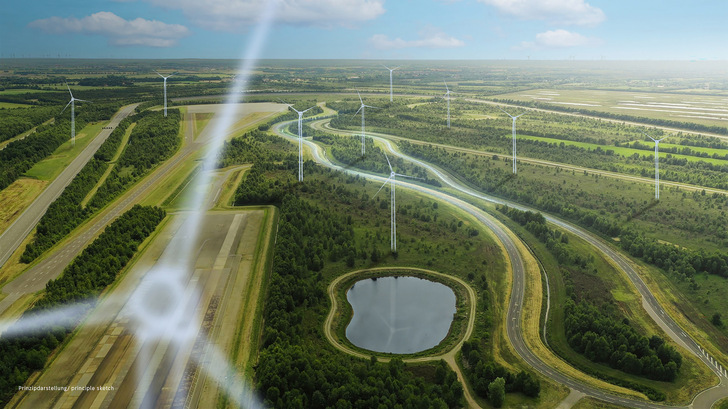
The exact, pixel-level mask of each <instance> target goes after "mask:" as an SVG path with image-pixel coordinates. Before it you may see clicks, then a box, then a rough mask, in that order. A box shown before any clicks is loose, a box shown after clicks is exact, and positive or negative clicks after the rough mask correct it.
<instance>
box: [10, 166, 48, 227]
mask: <svg viewBox="0 0 728 409" xmlns="http://www.w3.org/2000/svg"><path fill="white" fill-rule="evenodd" d="M47 184H48V182H47V181H44V180H37V179H28V178H20V179H18V180H16V181H15V182H13V183H12V184H10V186H8V187H6V188H5V189H3V190H2V191H0V233H1V232H4V231H5V229H7V228H8V226H10V224H12V223H13V221H14V220H15V219H16V218H17V217H18V216H20V214H21V213H22V212H23V211H24V210H25V209H26V208H27V207H28V206H29V205H30V204H31V203H32V202H33V200H35V198H36V197H38V195H39V194H40V192H42V191H43V189H44V188H45V187H46V185H47Z"/></svg>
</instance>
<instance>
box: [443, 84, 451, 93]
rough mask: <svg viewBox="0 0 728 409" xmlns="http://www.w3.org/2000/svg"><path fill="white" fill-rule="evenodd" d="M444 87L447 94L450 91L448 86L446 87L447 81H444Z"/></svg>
mask: <svg viewBox="0 0 728 409" xmlns="http://www.w3.org/2000/svg"><path fill="white" fill-rule="evenodd" d="M443 82H445V81H443ZM445 89H446V90H447V93H448V94H449V93H450V88H448V86H447V82H445Z"/></svg>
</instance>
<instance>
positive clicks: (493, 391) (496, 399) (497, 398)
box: [488, 377, 506, 408]
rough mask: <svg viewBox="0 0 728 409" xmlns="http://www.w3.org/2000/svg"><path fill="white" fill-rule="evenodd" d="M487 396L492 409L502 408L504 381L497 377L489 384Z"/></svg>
mask: <svg viewBox="0 0 728 409" xmlns="http://www.w3.org/2000/svg"><path fill="white" fill-rule="evenodd" d="M488 396H489V397H490V403H492V404H493V407H496V408H500V407H501V406H503V401H504V400H505V399H506V380H505V379H503V378H500V377H499V378H495V380H494V381H493V382H491V383H489V384H488Z"/></svg>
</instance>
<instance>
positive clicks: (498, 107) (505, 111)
mask: <svg viewBox="0 0 728 409" xmlns="http://www.w3.org/2000/svg"><path fill="white" fill-rule="evenodd" d="M498 109H500V110H501V111H503V109H501V107H498ZM503 113H504V114H506V115H508V116H510V117H511V118H513V115H511V114H509V113H508V112H506V111H503Z"/></svg>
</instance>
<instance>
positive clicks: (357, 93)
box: [356, 90, 364, 105]
mask: <svg viewBox="0 0 728 409" xmlns="http://www.w3.org/2000/svg"><path fill="white" fill-rule="evenodd" d="M356 95H359V102H361V104H362V105H364V101H363V100H362V99H361V94H360V93H359V90H356Z"/></svg>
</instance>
